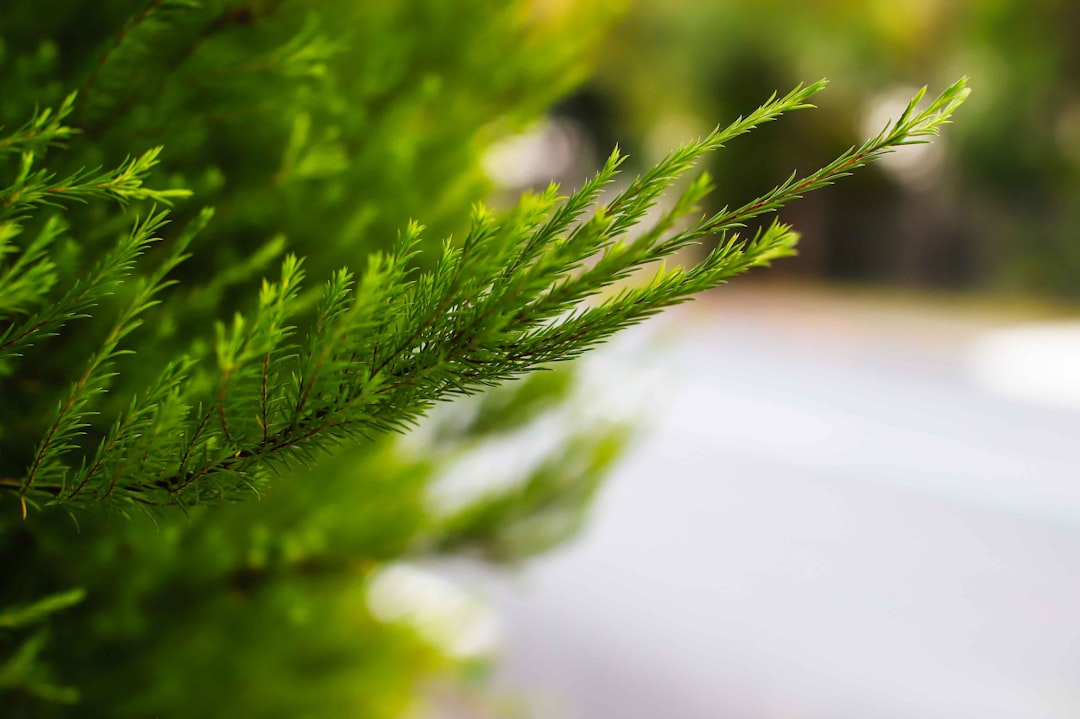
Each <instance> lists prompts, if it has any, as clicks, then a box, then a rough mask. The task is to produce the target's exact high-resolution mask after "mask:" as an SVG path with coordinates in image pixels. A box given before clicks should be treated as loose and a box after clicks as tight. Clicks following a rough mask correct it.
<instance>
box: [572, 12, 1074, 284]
mask: <svg viewBox="0 0 1080 719" xmlns="http://www.w3.org/2000/svg"><path fill="white" fill-rule="evenodd" d="M777 18H783V19H784V22H781V23H778V22H777V21H776V20H777ZM604 58H605V59H604V62H603V63H601V65H600V66H599V68H598V73H597V75H596V77H595V78H594V79H593V80H592V81H591V82H590V85H589V86H588V87H587V88H585V92H588V93H591V94H592V95H596V96H599V97H601V98H602V100H603V102H602V103H601V104H602V105H606V106H611V107H613V108H614V109H613V110H611V111H609V112H608V113H607V114H606V120H605V122H606V123H608V124H611V123H614V125H615V127H609V126H606V127H605V128H604V134H607V135H611V134H614V135H616V136H619V137H621V138H622V139H623V141H624V142H625V143H627V144H628V145H630V146H631V147H633V145H634V144H636V145H638V146H640V147H641V149H643V150H645V151H646V152H643V153H637V154H635V156H636V157H638V158H639V159H640V160H643V161H645V162H648V161H649V160H650V159H651V157H654V156H655V152H656V149H655V148H656V147H658V146H662V145H664V144H665V143H666V142H668V141H669V140H670V138H671V136H672V135H679V134H683V133H686V132H697V131H700V128H701V127H702V125H706V126H707V123H708V122H710V121H711V118H713V117H716V116H717V114H718V113H719V114H720V115H723V114H725V113H728V112H732V111H733V110H734V109H735V108H739V107H742V106H744V105H745V103H746V101H747V97H748V95H752V94H753V92H754V89H755V88H757V87H761V86H781V87H782V86H784V85H785V84H788V83H791V82H793V81H794V80H795V79H796V78H800V77H828V78H830V79H831V80H832V81H833V82H834V84H835V86H836V87H837V93H836V95H835V96H832V97H833V99H832V101H831V102H830V104H829V107H828V108H824V109H823V110H822V112H819V113H809V114H806V115H803V116H800V117H798V118H795V119H794V120H793V125H795V127H793V128H790V131H782V132H781V131H777V130H775V129H773V130H770V131H767V132H762V133H759V134H757V135H756V136H755V137H753V138H749V140H748V142H746V143H740V145H739V146H738V147H736V148H733V149H732V153H730V154H725V155H724V156H723V157H722V158H720V159H719V160H718V161H717V162H716V163H715V164H712V165H710V170H711V171H712V172H713V173H714V174H715V176H716V181H717V185H718V187H719V189H720V192H719V193H718V196H721V197H725V198H727V197H730V196H732V195H735V196H738V195H740V194H742V195H746V194H752V193H754V192H755V191H756V189H757V188H759V187H761V186H762V185H763V184H765V185H767V184H768V178H769V177H775V175H776V173H782V172H786V171H787V170H788V169H789V168H790V167H791V166H792V164H795V165H796V166H798V167H814V166H816V165H817V164H818V163H819V162H821V161H822V158H826V157H829V156H831V155H832V154H834V153H835V152H836V151H837V149H839V148H843V147H846V146H847V145H849V144H851V143H852V142H854V141H856V138H858V137H859V136H861V135H863V134H864V133H865V132H866V131H867V129H868V127H874V126H875V124H876V123H879V122H881V121H883V114H884V116H887V114H888V113H887V111H888V110H889V109H890V108H892V107H894V106H895V104H896V103H897V102H899V103H900V105H902V104H903V102H904V101H906V96H907V95H908V94H909V93H910V89H911V88H913V87H918V86H919V85H921V84H922V83H923V82H926V81H930V82H935V83H937V82H943V81H945V80H947V79H948V78H950V77H954V76H955V75H956V74H958V73H959V72H961V71H962V72H964V73H966V74H969V75H971V76H972V77H973V78H974V79H975V80H976V81H977V82H978V83H979V88H980V92H979V95H978V97H977V99H976V100H975V102H973V103H972V106H971V109H970V113H971V114H970V116H969V117H967V118H966V119H965V122H964V123H963V125H962V126H961V127H959V128H957V132H955V133H952V134H950V137H949V138H948V141H947V142H944V143H941V144H939V145H935V149H934V150H933V151H929V152H924V153H921V154H919V153H913V154H911V155H909V156H907V159H906V161H904V160H901V159H900V158H897V160H896V161H895V162H892V163H888V164H883V165H879V166H878V167H876V168H874V169H872V170H871V171H869V172H867V173H865V174H863V175H861V176H860V178H859V179H858V180H857V181H854V182H851V183H847V184H845V185H844V186H843V187H842V188H837V190H836V191H835V192H830V193H828V194H821V195H817V196H815V197H814V198H811V199H809V200H808V201H807V202H805V203H800V204H799V206H798V207H795V208H793V210H792V215H791V218H792V220H793V221H794V222H795V223H796V224H797V225H798V226H799V227H800V231H801V232H802V236H803V239H802V242H801V244H800V258H799V259H798V260H797V261H796V262H794V263H786V264H785V267H784V269H783V270H782V271H784V272H792V271H801V272H803V273H805V274H808V275H812V276H824V277H828V278H833V279H845V280H854V281H860V282H882V283H903V284H909V285H929V286H937V287H952V288H969V289H970V288H977V289H982V290H1005V291H1016V290H1020V291H1025V292H1034V293H1039V294H1056V295H1060V296H1066V297H1073V296H1075V295H1076V292H1077V289H1076V288H1077V285H1076V282H1075V279H1074V278H1075V276H1076V273H1077V272H1078V271H1080V243H1077V242H1076V241H1075V238H1076V236H1077V234H1078V233H1080V215H1078V214H1077V209H1076V208H1077V206H1078V205H1077V203H1076V201H1075V197H1076V193H1077V182H1078V181H1080V110H1078V108H1080V81H1078V79H1077V78H1080V73H1078V72H1077V68H1078V67H1080V7H1078V6H1077V5H1076V3H1070V2H1062V1H1061V0H1034V2H1026V1H1023V0H992V1H984V0H921V1H920V2H910V3H895V2H889V1H888V0H872V1H870V2H852V1H851V0H822V1H820V2H812V3H806V2H798V1H797V0H761V1H758V0H724V2H716V3H698V2H692V1H690V0H673V1H670V2H669V1H668V0H638V2H635V3H633V5H632V6H631V8H630V12H629V14H628V15H627V16H626V18H625V19H624V20H623V21H622V23H621V24H620V26H619V31H618V32H613V33H611V34H610V35H609V36H608V38H607V40H606V45H605V52H604ZM961 68H962V70H961ZM658 93H663V94H664V97H665V102H663V103H657V102H655V97H656V96H657V94H658ZM883 111H884V113H883ZM874 130H875V131H876V127H874Z"/></svg>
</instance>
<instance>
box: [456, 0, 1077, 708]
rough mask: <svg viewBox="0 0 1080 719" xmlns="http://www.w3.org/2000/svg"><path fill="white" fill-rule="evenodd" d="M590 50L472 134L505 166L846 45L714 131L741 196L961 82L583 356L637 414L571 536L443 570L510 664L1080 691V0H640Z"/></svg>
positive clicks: (523, 697)
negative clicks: (680, 291) (724, 279)
mask: <svg viewBox="0 0 1080 719" xmlns="http://www.w3.org/2000/svg"><path fill="white" fill-rule="evenodd" d="M598 57H599V65H598V67H597V71H596V73H595V75H594V76H593V78H592V79H591V81H589V82H588V83H587V84H586V85H585V86H584V87H583V88H582V89H581V90H580V91H579V92H577V93H576V94H575V95H574V96H573V97H571V98H570V99H568V100H566V101H564V102H563V103H562V104H561V105H560V106H559V107H558V108H557V110H556V111H555V112H554V113H553V114H552V115H551V116H549V118H548V119H547V120H545V121H544V122H543V123H541V124H539V125H536V126H534V127H533V128H531V129H530V130H528V131H527V132H525V133H523V134H521V135H519V136H516V137H513V138H511V139H509V140H506V141H503V142H500V143H498V144H497V145H496V146H494V147H493V148H492V149H491V150H490V151H489V152H488V155H487V158H486V162H485V166H486V167H487V169H488V172H489V174H490V175H491V176H492V178H493V179H494V180H495V181H496V183H497V184H498V185H499V186H500V187H502V188H503V189H504V190H506V191H507V193H508V194H516V193H517V192H518V191H520V190H521V189H524V188H526V187H529V186H532V185H533V184H536V183H539V182H546V180H547V179H548V178H550V177H551V176H560V177H562V178H564V179H565V180H566V181H567V182H568V183H571V184H573V183H574V182H575V181H576V180H577V179H578V178H580V177H582V176H583V174H584V173H585V172H587V171H588V170H589V169H590V167H591V166H592V163H594V162H595V159H596V158H597V157H602V156H603V155H604V154H605V153H606V152H607V151H608V149H609V148H610V147H611V146H612V145H614V144H616V143H618V144H619V145H620V146H621V147H622V148H623V149H625V150H627V151H629V153H630V154H631V158H632V161H634V162H636V163H637V165H638V167H644V166H647V165H648V164H650V163H652V162H654V161H656V160H657V159H659V158H660V157H661V156H662V155H663V154H664V153H665V152H666V151H668V150H670V149H671V148H672V147H674V146H675V145H677V144H679V143H680V142H682V141H684V140H685V139H686V138H687V137H692V136H697V135H700V134H702V133H704V132H707V131H708V130H709V129H711V128H712V127H713V126H714V125H715V124H717V123H726V122H728V121H730V120H731V119H732V118H733V117H734V116H736V115H738V114H741V113H746V112H748V111H750V110H752V109H753V108H754V107H756V106H757V105H758V104H760V103H761V102H762V101H763V100H764V99H765V98H766V97H767V96H768V94H769V93H770V92H771V91H773V90H778V91H781V92H783V91H786V90H787V89H789V88H790V87H792V86H794V85H795V84H796V83H798V82H810V81H813V80H816V79H818V78H821V77H826V78H828V79H829V80H830V82H831V86H830V88H829V90H828V91H827V92H825V93H824V94H823V95H821V96H819V102H818V104H819V106H820V108H819V109H817V110H814V111H807V112H802V113H797V114H796V115H794V116H789V117H785V118H784V119H783V120H782V121H780V122H778V123H775V124H774V125H770V126H767V127H765V128H763V129H761V130H759V131H757V132H755V133H754V134H753V135H751V136H750V137H746V138H742V139H740V140H739V141H738V142H737V143H734V144H733V145H732V146H731V147H729V148H727V149H725V150H724V151H723V152H721V153H718V154H717V155H716V156H715V158H714V159H713V161H712V164H711V166H710V167H709V168H708V169H709V171H710V172H711V173H712V174H714V175H715V177H716V180H717V185H718V191H717V193H716V194H715V195H714V197H715V198H716V199H715V201H716V203H717V205H721V204H737V203H740V202H742V201H745V200H747V199H749V198H750V197H752V196H755V195H756V194H760V193H761V192H763V191H766V190H768V189H769V188H771V187H772V186H773V185H775V184H777V183H778V182H780V181H782V180H783V179H784V178H786V177H787V176H788V175H789V174H790V173H791V172H792V170H796V169H797V170H800V171H802V172H806V171H809V170H812V169H815V168H817V167H819V166H821V165H822V164H824V163H826V162H828V161H829V160H830V159H831V158H832V157H834V156H835V155H837V154H839V153H840V152H842V151H843V150H844V149H846V148H847V147H849V146H851V145H853V144H857V143H859V142H861V140H862V139H864V138H865V137H868V136H870V135H873V134H875V133H876V132H877V131H879V130H880V129H881V128H882V126H883V125H884V123H885V121H886V119H887V118H889V117H890V116H893V117H894V116H895V115H896V114H897V113H898V112H899V111H900V110H902V108H903V105H904V103H905V102H906V101H907V99H908V98H909V97H910V96H911V95H912V93H913V92H914V91H915V90H917V89H918V88H919V87H920V86H922V85H929V86H930V91H931V94H934V92H935V91H936V90H940V89H942V88H944V87H945V86H946V85H948V84H950V83H951V82H953V81H954V80H955V79H956V78H957V77H959V76H961V75H968V76H969V77H970V78H971V84H972V87H973V88H974V93H973V95H972V97H971V98H970V99H969V101H968V102H967V103H966V104H965V106H964V107H963V108H961V110H960V112H959V113H958V116H957V118H956V122H955V124H954V125H953V126H951V127H949V128H947V129H946V132H945V133H944V136H943V137H942V138H941V139H939V140H937V141H936V142H935V143H934V144H933V145H929V146H919V147H911V148H906V149H905V151H904V152H901V153H897V154H895V155H892V156H890V157H889V158H887V159H886V161H884V162H881V163H879V164H877V165H875V166H873V167H871V168H868V169H864V170H861V171H859V172H858V173H857V174H856V176H855V177H853V178H849V179H846V180H844V181H842V182H841V183H839V184H838V185H836V186H834V187H832V188H829V189H827V190H823V191H820V192H816V193H813V194H812V195H810V196H808V197H807V198H805V199H804V200H802V201H800V202H798V203H795V204H793V205H792V206H791V207H790V208H787V209H785V210H784V212H783V213H782V217H783V218H784V219H785V220H786V221H788V222H791V223H793V224H794V225H795V226H796V227H797V228H798V229H799V230H800V231H801V233H802V241H801V244H800V256H799V257H798V258H796V259H794V260H787V261H784V262H782V263H780V264H779V265H777V266H775V267H774V268H773V269H771V270H769V271H766V272H761V273H758V274H756V275H754V276H752V277H747V278H744V279H741V280H740V281H739V282H737V283H734V284H733V285H732V286H730V287H725V288H720V289H719V290H718V291H716V292H714V293H713V295H712V296H709V297H705V298H702V299H701V300H699V301H697V302H695V303H694V304H693V305H692V306H689V307H687V308H684V309H682V310H680V311H677V312H673V313H671V314H668V315H665V316H664V317H663V318H661V319H659V320H657V321H655V322H652V323H650V324H649V325H647V326H646V327H644V328H641V329H640V330H638V331H637V332H635V333H631V334H630V335H629V336H627V337H625V338H623V339H622V340H621V341H619V342H616V343H615V344H614V345H613V346H612V347H610V348H607V349H606V350H604V351H603V352H602V353H601V354H600V355H599V356H597V357H594V358H593V359H592V360H591V361H590V362H589V363H588V364H587V366H586V368H585V370H584V376H585V382H584V385H585V386H586V387H588V392H589V393H590V396H591V397H592V398H593V399H592V401H591V402H590V404H591V406H594V407H601V408H606V409H603V410H597V411H598V412H601V413H603V412H608V413H610V414H614V415H619V416H624V415H636V416H637V417H639V418H640V417H644V421H643V422H641V425H642V426H641V427H640V429H639V433H638V435H637V438H636V440H635V441H634V442H633V443H632V448H631V450H630V451H629V452H628V454H627V456H625V457H624V459H623V461H622V464H621V465H620V467H619V469H618V470H617V471H616V472H615V473H614V475H613V476H612V478H611V479H610V481H609V482H608V484H607V486H606V488H605V490H604V491H603V493H602V494H601V496H600V499H599V501H598V502H597V505H596V507H595V509H594V516H593V520H592V523H591V524H590V525H589V526H588V528H587V529H586V531H585V533H584V535H583V537H582V538H581V539H580V540H579V541H578V542H576V543H574V544H571V545H570V546H568V547H565V548H563V549H561V550H559V551H558V552H557V553H555V554H553V555H548V556H547V557H543V558H540V559H537V560H535V561H534V562H533V563H532V564H530V565H529V566H528V567H527V568H526V569H524V570H522V571H520V572H518V573H517V574H515V575H513V576H511V577H509V578H507V577H505V576H496V575H492V574H489V573H486V572H483V571H481V570H478V569H477V568H476V567H473V566H463V565H461V566H458V565H455V566H454V567H453V568H452V569H451V571H452V572H453V573H454V574H456V575H457V576H458V577H461V578H464V579H465V581H466V584H468V585H470V586H471V587H472V588H473V590H474V591H476V592H478V593H480V594H481V595H484V596H486V597H488V598H489V599H490V600H492V601H494V602H495V604H496V605H497V606H498V607H499V611H500V613H501V616H502V617H503V620H504V621H503V627H502V630H501V634H502V640H501V646H502V649H501V658H500V665H499V666H500V667H501V669H500V670H499V671H500V674H499V677H500V678H499V683H500V687H502V689H503V690H504V691H505V692H506V693H507V695H508V696H514V697H519V698H520V701H521V702H522V704H521V707H520V708H521V711H522V714H523V715H525V716H536V717H566V718H568V719H571V718H572V719H578V718H581V719H584V718H586V717H590V718H591V717H620V719H631V718H638V717H640V718H642V719H644V718H646V717H649V718H653V717H661V716H664V717H685V718H698V717H700V718H702V719H704V718H706V717H754V718H757V717H760V718H762V719H764V718H767V717H768V718H776V717H779V718H788V717H790V718H803V717H846V716H860V717H960V716H971V717H975V716H978V717H1027V718H1030V717H1074V716H1080V682H1078V681H1077V679H1078V677H1080V612H1078V611H1077V609H1076V608H1077V607H1078V606H1080V572H1078V571H1077V568H1078V567H1080V462H1078V459H1080V441H1078V438H1080V322H1077V321H1076V320H1075V319H1074V318H1075V317H1076V308H1075V300H1076V298H1077V296H1078V295H1080V282H1078V281H1077V277H1078V276H1080V202H1078V201H1077V198H1078V189H1080V188H1078V181H1080V86H1078V81H1077V78H1078V77H1080V72H1078V71H1080V6H1077V5H1076V3H1073V2H1067V1H1066V0H1026V1H1024V2H1021V1H1019V0H917V1H916V0H912V1H910V2H904V3H897V2H892V1H891V0H863V1H860V2H853V1H851V0H818V1H816V2H809V3H807V2H795V1H793V0H754V1H753V2H751V1H749V0H721V1H718V2H693V1H692V0H634V2H633V3H632V4H631V7H630V11H629V13H628V15H627V16H626V17H625V19H624V20H623V21H622V23H621V25H619V26H618V27H617V28H616V30H615V31H614V32H612V33H611V34H610V36H609V38H608V40H607V42H606V45H605V46H604V47H603V50H602V52H601V53H600V54H599V56H598ZM661 98H662V99H661ZM631 405H633V407H632V409H628V407H629V406H631ZM620 413H621V414H620ZM638 421H640V419H639V420H638ZM462 711H464V710H462ZM463 716H472V714H467V713H466V714H463Z"/></svg>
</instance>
